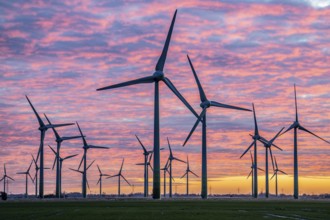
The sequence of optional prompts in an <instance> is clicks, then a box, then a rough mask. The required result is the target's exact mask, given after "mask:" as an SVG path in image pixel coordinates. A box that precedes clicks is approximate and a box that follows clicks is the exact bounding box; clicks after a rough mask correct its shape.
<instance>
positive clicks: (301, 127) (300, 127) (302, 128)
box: [298, 125, 330, 144]
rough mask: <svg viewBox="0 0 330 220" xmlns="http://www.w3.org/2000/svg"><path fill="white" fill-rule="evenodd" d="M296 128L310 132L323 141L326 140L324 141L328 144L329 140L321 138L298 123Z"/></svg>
mask: <svg viewBox="0 0 330 220" xmlns="http://www.w3.org/2000/svg"><path fill="white" fill-rule="evenodd" d="M298 128H299V129H300V130H303V131H305V132H307V133H310V134H311V135H314V136H315V137H317V138H319V139H321V140H322V141H324V142H326V143H328V144H330V142H329V141H327V140H325V139H323V138H321V137H320V136H318V135H316V134H314V133H313V132H311V131H309V130H308V129H307V128H304V127H303V126H301V125H299V127H298Z"/></svg>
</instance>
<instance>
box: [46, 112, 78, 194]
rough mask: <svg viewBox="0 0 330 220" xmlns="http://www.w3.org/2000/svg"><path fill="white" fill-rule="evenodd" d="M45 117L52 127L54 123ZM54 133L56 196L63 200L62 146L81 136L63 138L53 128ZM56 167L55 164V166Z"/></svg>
mask: <svg viewBox="0 0 330 220" xmlns="http://www.w3.org/2000/svg"><path fill="white" fill-rule="evenodd" d="M44 115H45V118H46V119H47V121H48V123H49V124H50V125H52V123H51V122H50V120H49V118H48V117H47V115H46V114H44ZM52 129H53V132H54V135H55V138H56V139H55V141H56V144H57V146H56V154H55V156H56V157H55V162H56V191H55V194H56V197H57V198H61V183H60V182H61V178H60V176H61V171H60V158H61V155H60V150H61V144H62V142H63V141H65V140H71V139H77V138H81V136H72V137H61V136H60V135H59V134H58V133H57V131H56V129H55V128H54V127H53V128H52ZM54 165H55V164H54ZM53 169H54V168H53Z"/></svg>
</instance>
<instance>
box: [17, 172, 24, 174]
mask: <svg viewBox="0 0 330 220" xmlns="http://www.w3.org/2000/svg"><path fill="white" fill-rule="evenodd" d="M16 174H26V172H18V173H16Z"/></svg>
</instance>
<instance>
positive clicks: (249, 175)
mask: <svg viewBox="0 0 330 220" xmlns="http://www.w3.org/2000/svg"><path fill="white" fill-rule="evenodd" d="M251 174H252V170H251V171H250V173H249V175H248V176H247V177H246V179H249V177H250V176H251Z"/></svg>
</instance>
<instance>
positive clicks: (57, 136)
mask: <svg viewBox="0 0 330 220" xmlns="http://www.w3.org/2000/svg"><path fill="white" fill-rule="evenodd" d="M44 116H45V118H46V120H47V121H48V123H49V124H50V125H51V124H52V123H51V122H50V120H49V118H48V117H47V115H46V114H45V113H44ZM52 130H53V132H54V134H55V137H56V139H60V138H61V137H60V135H59V134H58V133H57V131H56V129H55V128H54V127H53V128H52Z"/></svg>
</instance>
